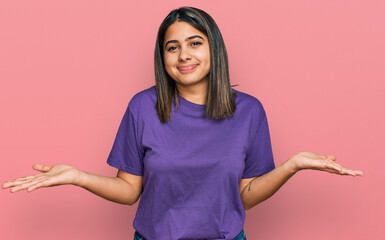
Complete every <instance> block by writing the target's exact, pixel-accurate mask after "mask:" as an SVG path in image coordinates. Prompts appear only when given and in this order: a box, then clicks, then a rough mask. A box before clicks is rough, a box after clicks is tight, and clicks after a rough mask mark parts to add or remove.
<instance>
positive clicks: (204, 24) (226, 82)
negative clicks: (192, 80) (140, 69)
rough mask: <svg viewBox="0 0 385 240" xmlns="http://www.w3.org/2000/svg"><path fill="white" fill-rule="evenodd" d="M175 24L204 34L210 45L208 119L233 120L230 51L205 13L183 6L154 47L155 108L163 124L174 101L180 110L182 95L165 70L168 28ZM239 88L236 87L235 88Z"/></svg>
mask: <svg viewBox="0 0 385 240" xmlns="http://www.w3.org/2000/svg"><path fill="white" fill-rule="evenodd" d="M176 21H183V22H187V23H189V24H191V25H192V26H193V27H195V28H196V29H198V30H199V31H201V32H203V33H204V34H205V35H206V36H207V39H208V42H209V46H210V72H209V78H208V87H207V95H206V105H205V113H204V114H205V117H206V118H208V119H220V118H225V117H231V116H232V115H233V114H234V112H235V108H236V105H235V97H236V95H237V94H236V93H233V92H232V90H231V87H233V86H230V78H229V67H228V59H227V51H226V47H225V43H224V41H223V38H222V34H221V32H220V31H219V28H218V26H217V24H216V23H215V21H214V19H213V18H212V17H211V16H210V15H209V14H207V13H206V12H204V11H203V10H200V9H197V8H194V7H181V8H178V9H175V10H173V11H171V12H170V13H169V14H168V15H167V17H166V18H165V19H164V20H163V22H162V23H161V25H160V27H159V30H158V35H157V39H156V45H155V57H154V61H155V79H156V85H155V87H156V93H157V103H156V109H157V112H158V116H159V119H160V121H161V122H167V121H168V120H169V118H170V115H171V107H172V101H173V99H175V108H176V109H178V101H176V99H178V100H179V98H178V97H179V94H178V89H177V88H176V84H175V81H174V80H173V79H172V78H171V77H170V76H169V75H168V73H167V72H166V69H165V67H164V58H163V57H164V56H163V50H164V49H163V43H164V36H165V33H166V31H167V29H168V27H169V26H170V25H171V24H173V23H174V22H176ZM234 86H236V85H234Z"/></svg>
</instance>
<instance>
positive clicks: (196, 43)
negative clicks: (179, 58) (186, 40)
mask: <svg viewBox="0 0 385 240" xmlns="http://www.w3.org/2000/svg"><path fill="white" fill-rule="evenodd" d="M201 44H202V43H201V42H193V43H191V45H193V46H198V45H201Z"/></svg>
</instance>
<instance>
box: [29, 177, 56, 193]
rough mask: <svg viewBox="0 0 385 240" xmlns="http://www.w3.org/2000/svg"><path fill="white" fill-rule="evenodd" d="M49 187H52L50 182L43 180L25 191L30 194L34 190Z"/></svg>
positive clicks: (49, 180)
mask: <svg viewBox="0 0 385 240" xmlns="http://www.w3.org/2000/svg"><path fill="white" fill-rule="evenodd" d="M51 185H52V180H51V179H49V178H47V179H43V180H41V181H40V182H38V183H36V184H35V185H33V186H31V187H29V188H28V189H27V191H28V192H32V191H33V190H35V189H39V188H42V187H49V186H51Z"/></svg>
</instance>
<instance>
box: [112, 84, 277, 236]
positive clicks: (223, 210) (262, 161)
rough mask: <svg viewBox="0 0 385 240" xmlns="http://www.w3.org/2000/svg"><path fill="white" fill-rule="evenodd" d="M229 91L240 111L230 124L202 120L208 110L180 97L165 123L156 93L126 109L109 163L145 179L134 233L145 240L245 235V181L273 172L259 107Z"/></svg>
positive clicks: (147, 92)
mask: <svg viewBox="0 0 385 240" xmlns="http://www.w3.org/2000/svg"><path fill="white" fill-rule="evenodd" d="M232 91H233V92H236V93H237V94H238V95H237V97H236V100H235V102H236V111H235V113H234V115H233V116H232V117H230V118H225V119H210V120H209V119H205V118H204V107H205V105H199V104H196V103H193V102H190V101H187V100H186V99H184V98H182V97H180V98H179V99H180V102H179V104H178V110H175V106H174V102H173V105H172V111H171V118H170V119H169V121H168V122H167V123H161V122H160V120H159V118H158V115H157V112H156V108H155V105H156V100H157V98H156V91H155V87H154V86H153V87H150V88H148V89H145V90H143V91H141V92H139V93H137V94H136V95H134V96H133V97H132V99H131V101H130V102H129V104H128V107H127V110H126V112H125V114H124V116H123V120H122V122H121V124H120V127H119V129H118V132H117V135H116V139H115V141H114V144H113V146H112V149H111V153H110V155H109V157H108V160H107V163H108V164H110V165H111V166H113V167H116V168H118V169H120V170H123V171H125V172H128V173H131V174H134V175H140V176H143V189H142V193H141V198H140V202H139V205H138V209H137V212H136V216H135V219H134V223H133V226H134V228H135V229H136V230H137V231H138V232H139V233H140V234H142V235H143V236H144V237H145V238H147V239H151V240H171V239H172V240H175V239H178V240H179V239H232V238H234V237H235V236H236V235H237V234H239V233H240V232H241V230H242V228H243V225H244V221H245V209H244V207H243V204H242V201H241V197H240V192H239V184H240V181H241V179H242V178H251V177H256V176H260V175H263V174H265V173H267V172H269V171H271V170H272V169H274V168H275V165H274V160H273V153H272V148H271V143H270V134H269V128H268V123H267V118H266V113H265V111H264V109H263V106H262V104H261V102H260V101H259V100H258V99H257V98H255V97H253V96H251V95H248V94H246V93H243V92H240V91H238V90H235V89H232Z"/></svg>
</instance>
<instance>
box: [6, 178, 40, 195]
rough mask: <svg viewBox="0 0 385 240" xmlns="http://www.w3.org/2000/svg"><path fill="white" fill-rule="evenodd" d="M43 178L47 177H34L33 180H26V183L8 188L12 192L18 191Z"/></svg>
mask: <svg viewBox="0 0 385 240" xmlns="http://www.w3.org/2000/svg"><path fill="white" fill-rule="evenodd" d="M45 179H47V178H46V177H45V178H40V179H35V180H33V181H30V182H27V183H23V184H21V185H18V186H15V187H12V188H11V189H10V191H11V192H12V193H14V192H18V191H20V190H24V189H26V188H28V187H30V186H33V185H34V184H37V183H39V182H41V181H44V180H45Z"/></svg>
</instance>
